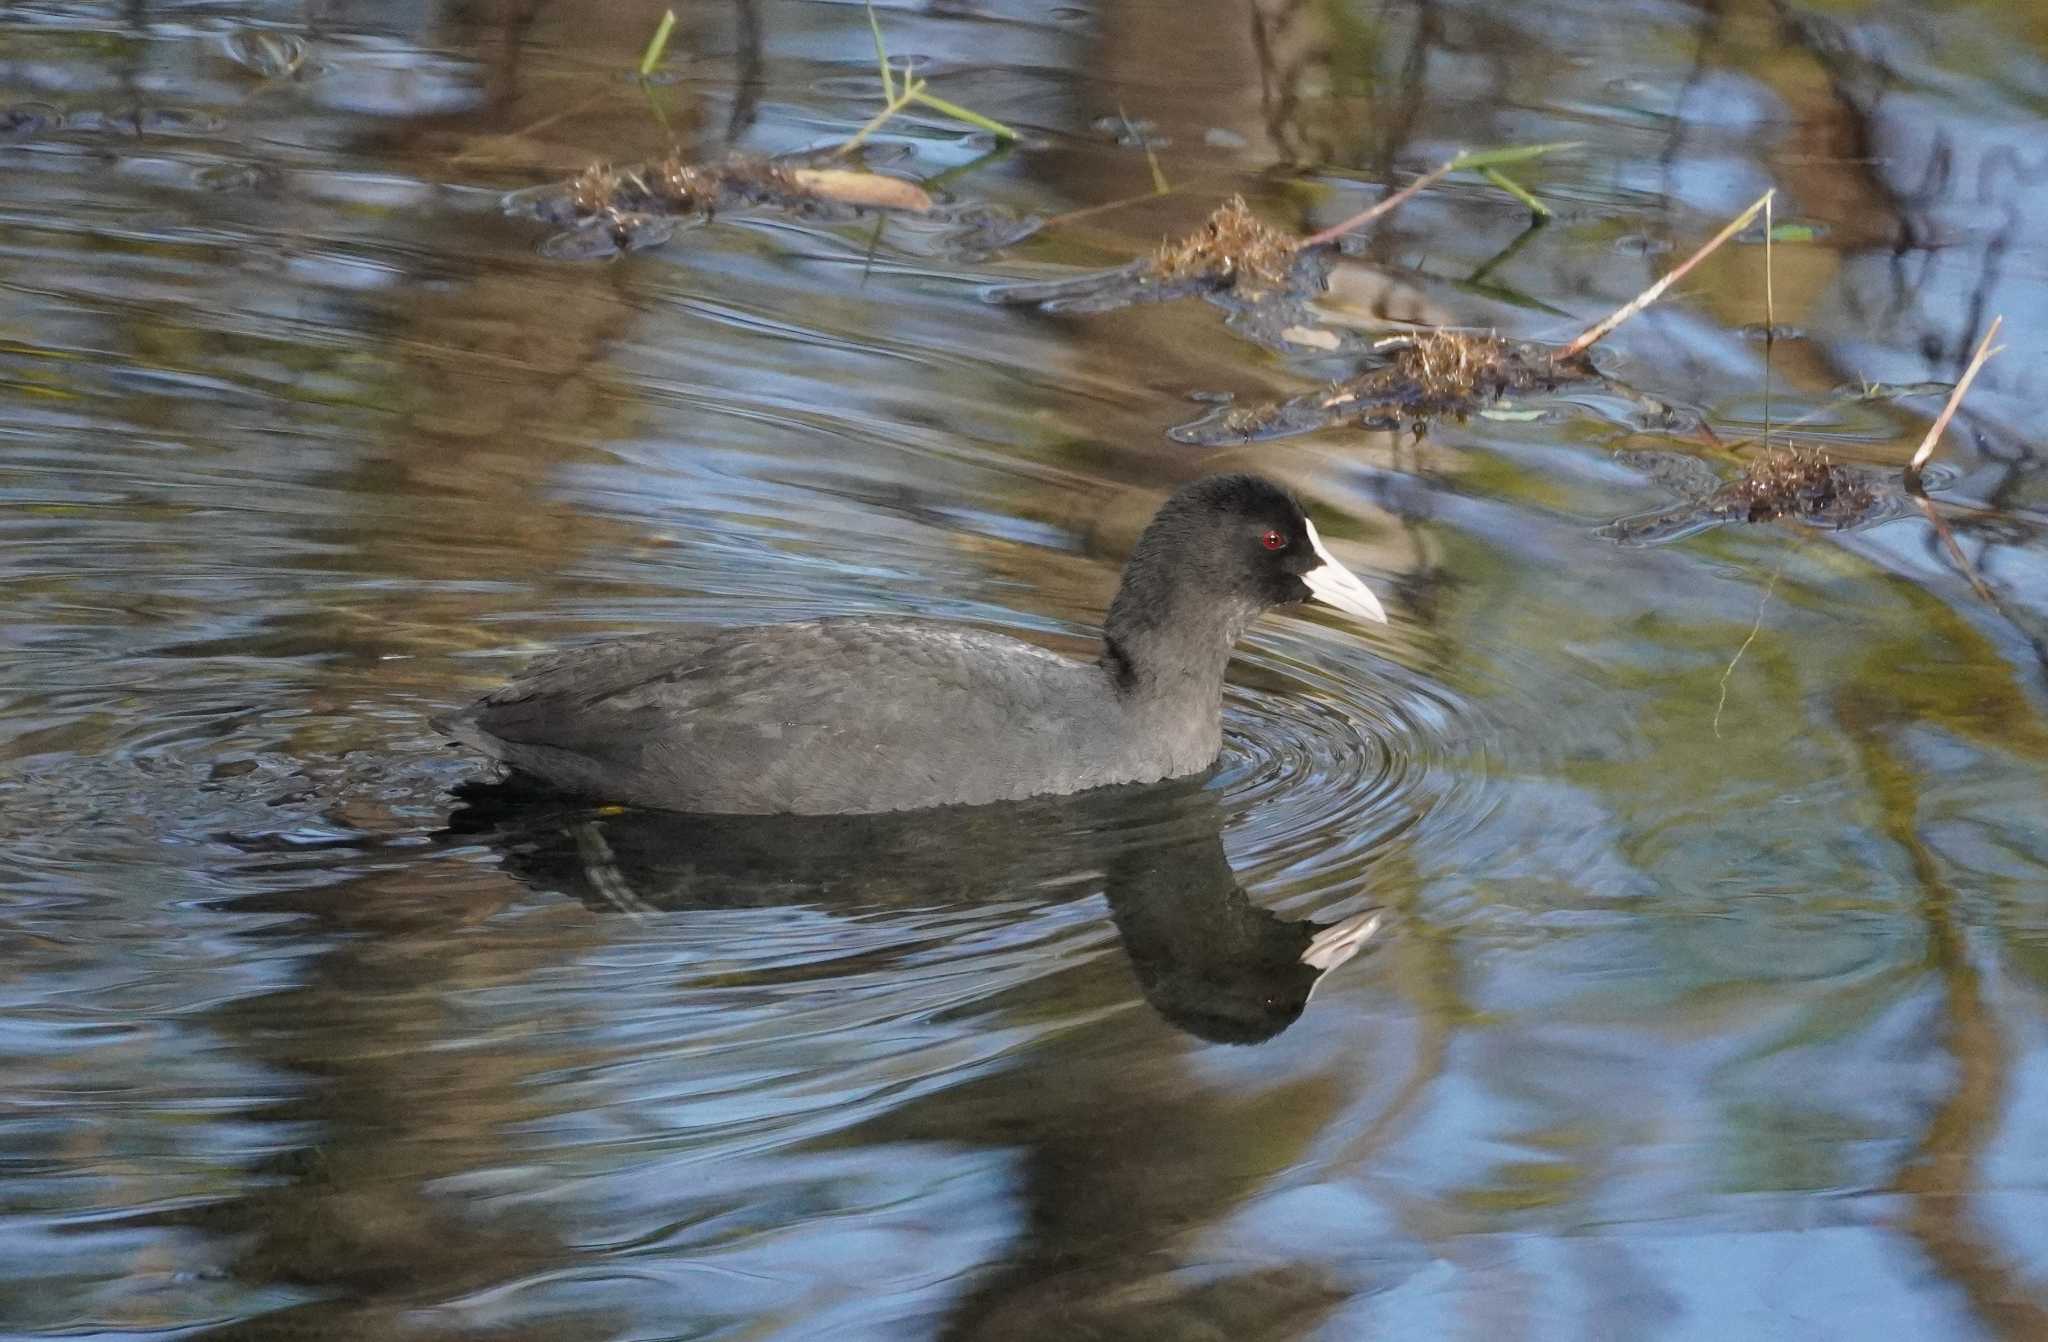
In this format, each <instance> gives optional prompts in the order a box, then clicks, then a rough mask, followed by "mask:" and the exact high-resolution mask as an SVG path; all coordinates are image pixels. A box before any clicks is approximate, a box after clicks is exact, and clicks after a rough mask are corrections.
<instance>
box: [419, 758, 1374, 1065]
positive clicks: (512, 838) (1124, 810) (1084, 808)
mask: <svg viewBox="0 0 2048 1342" xmlns="http://www.w3.org/2000/svg"><path fill="white" fill-rule="evenodd" d="M458 799H459V800H460V802H461V803H462V804H461V805H460V806H459V807H458V808H457V809H456V811H455V812H454V813H453V814H452V815H451V816H450V817H449V837H473V838H482V839H484V840H486V841H487V842H489V843H490V844H491V845H492V846H493V847H494V848H495V849H497V851H498V852H499V854H500V856H501V860H502V862H503V864H504V867H505V869H506V870H507V871H508V872H509V873H510V874H511V875H513V876H514V877H515V878H517V879H518V880H520V881H522V882H524V883H526V884H528V885H530V886H533V887H535V888H537V889H541V890H545V891H549V892H555V893H561V894H567V895H570V896H572V897H574V898H576V899H578V900H580V901H582V902H583V903H584V904H586V905H588V906H589V907H590V908H592V909H596V910H599V911H602V912H617V913H622V914H630V915H643V916H645V915H654V914H663V913H671V912H679V911H684V910H691V909H719V908H749V907H765V906H774V905H784V904H792V905H793V904H804V905H811V906H827V907H834V908H843V909H846V910H849V911H851V910H853V909H873V908H876V907H897V908H931V907H933V906H936V905H943V904H953V903H968V902H979V901H989V900H995V899H1001V898H1016V897H1018V896H1020V895H1021V896H1029V897H1032V898H1035V899H1039V900H1044V899H1048V898H1050V899H1060V898H1080V897H1083V896H1086V895H1088V894H1091V893H1093V892H1094V891H1095V890H1096V889H1100V890H1101V891H1102V892H1103V893H1104V895H1105V896H1106V897H1107V899H1108V902H1109V907H1110V914H1111V918H1112V920H1113V921H1114V923H1115V926H1116V929H1117V932H1118V934H1119V937H1120V939H1121V941H1122V944H1123V948H1124V951H1125V953H1126V955H1127V956H1128V957H1129V960H1130V965H1131V968H1132V970H1133V972H1134V974H1135V976H1136V978H1137V982H1138V987H1139V989H1140V991H1141V992H1142V993H1143V995H1144V998H1145V1000H1146V1002H1148V1003H1149V1004H1150V1005H1151V1006H1152V1008H1153V1009H1154V1010H1155V1011H1157V1012H1158V1013H1159V1015H1160V1016H1161V1017H1162V1018H1164V1019H1165V1020H1166V1021H1167V1022H1168V1023H1170V1024H1172V1025H1173V1026H1175V1027H1176V1028H1178V1029H1180V1030H1183V1031H1185V1032H1187V1033H1188V1034H1191V1035H1194V1036H1196V1037H1197V1038H1200V1039H1203V1040H1207V1041H1210V1042H1215V1043H1231V1044H1254V1043H1259V1042H1262V1041H1264V1040H1267V1039H1271V1038H1273V1037H1274V1036H1275V1035H1277V1034H1279V1033H1280V1032H1281V1031H1283V1030H1285V1029H1286V1028H1287V1027H1288V1026H1290V1025H1292V1024H1293V1023H1294V1022H1295V1021H1296V1020H1297V1019H1298V1018H1299V1017H1300V1016H1301V1013H1302V1011H1303V1010H1304V1009H1305V1008H1306V1006H1307V1004H1308V1001H1309V997H1310V994H1311V993H1312V992H1313V990H1314V989H1315V986H1316V984H1317V983H1318V981H1320V980H1321V978H1322V977H1323V975H1324V974H1326V973H1328V972H1329V971H1330V970H1332V969H1335V968H1336V967H1337V966H1339V965H1341V964H1343V963H1345V962H1346V961H1348V960H1349V959H1351V958H1352V957H1353V956H1354V955H1356V954H1357V953H1358V952H1359V950H1361V949H1362V948H1363V947H1364V946H1365V945H1366V944H1368V943H1369V942H1370V941H1371V939H1372V937H1373V935H1374V933H1375V932H1376V931H1377V930H1378V927H1379V914H1378V912H1377V911H1373V910H1368V911H1366V912H1364V913H1359V914H1354V915H1352V916H1350V917H1347V918H1344V919H1342V920H1339V921H1337V922H1333V923H1317V922H1314V921H1310V920H1305V919H1304V920H1297V919H1288V918H1284V917H1282V916H1280V915H1279V914H1277V913H1275V912H1273V911H1272V910H1270V909H1265V908H1261V907H1260V906H1258V905H1257V904H1255V903H1253V902H1252V901H1251V899H1250V898H1249V897H1248V896H1247V895H1246V894H1245V892H1244V890H1243V888H1242V887H1241V886H1239V884H1238V882H1237V878H1236V875H1235V873H1234V872H1233V871H1232V870H1231V867H1230V862H1229V859H1228V857H1227V856H1226V855H1225V853H1224V848H1223V837H1222V817H1221V814H1220V812H1219V810H1218V808H1217V805H1216V799H1215V796H1214V794H1212V793H1210V792H1208V791H1206V790H1204V789H1203V788H1201V787H1200V786H1199V785H1198V784H1194V783H1188V782H1179V783H1169V784H1163V785H1153V786H1147V787H1131V788H1105V789H1101V790H1098V791H1097V792H1094V793H1087V794H1081V795H1079V796H1075V797H1055V798H1042V799H1034V800H1032V801H1028V802H1020V803H1009V804H1004V805H999V806H984V807H952V808H944V809H939V810H932V811H921V812H911V813H893V814H885V815H840V816H733V815H681V814H674V813H669V812H660V811H640V810H628V809H621V808H615V807H612V808H592V807H589V806H583V805H577V804H573V803H566V802H563V801H561V800H560V799H555V798H550V797H548V796H546V795H545V794H540V793H536V792H534V791H532V790H530V789H528V788H525V787H521V786H518V785H511V784H504V783H493V784H482V785H471V786H468V787H466V788H464V789H462V790H460V791H459V792H458Z"/></svg>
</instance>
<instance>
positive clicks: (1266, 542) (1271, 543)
mask: <svg viewBox="0 0 2048 1342" xmlns="http://www.w3.org/2000/svg"><path fill="white" fill-rule="evenodd" d="M1259 544H1261V545H1263V546H1265V547H1266V548H1267V549H1268V550H1284V549H1286V548H1287V536H1286V534H1285V533H1284V532H1279V531H1269V532H1267V533H1266V534H1265V535H1263V536H1261V537H1259Z"/></svg>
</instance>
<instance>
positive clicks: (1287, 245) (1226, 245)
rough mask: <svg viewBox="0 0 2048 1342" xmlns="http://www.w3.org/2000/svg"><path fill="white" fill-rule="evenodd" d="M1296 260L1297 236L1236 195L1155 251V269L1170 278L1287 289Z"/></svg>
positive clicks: (1153, 267)
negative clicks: (1190, 228) (1195, 227)
mask: <svg viewBox="0 0 2048 1342" xmlns="http://www.w3.org/2000/svg"><path fill="white" fill-rule="evenodd" d="M1294 261H1295V241H1294V239H1293V238H1292V237H1290V236H1288V235H1287V234H1285V233H1282V232H1281V231H1280V230H1279V229H1277V228H1274V227H1273V226H1272V225H1271V224H1268V223H1266V222H1265V221H1264V220H1263V219H1261V218H1259V216H1257V215H1256V214H1253V213H1252V210H1251V207H1250V206H1249V205H1247V204H1245V201H1244V197H1243V196H1232V197H1231V198H1230V199H1229V200H1227V201H1225V202H1223V204H1221V205H1219V206H1217V207H1216V212H1215V213H1214V214H1212V215H1210V216H1209V218H1208V221H1207V222H1206V223H1204V224H1203V225H1202V226H1201V227H1200V228H1199V229H1196V230H1195V231H1194V232H1193V233H1190V234H1189V235H1188V236H1187V237H1185V238H1182V239H1180V240H1179V241H1178V242H1168V243H1165V244H1164V245H1162V246H1161V247H1160V248H1159V250H1158V251H1157V252H1155V253H1153V255H1152V270H1153V273H1154V274H1155V275H1156V276H1157V277H1158V278H1159V279H1160V280H1162V281H1165V282H1168V283H1172V282H1185V281H1202V282H1206V283H1210V284H1216V285H1236V286H1237V287H1239V288H1241V289H1242V288H1256V289H1282V288H1285V287H1287V285H1288V283H1289V281H1290V280H1291V278H1292V275H1293V271H1294Z"/></svg>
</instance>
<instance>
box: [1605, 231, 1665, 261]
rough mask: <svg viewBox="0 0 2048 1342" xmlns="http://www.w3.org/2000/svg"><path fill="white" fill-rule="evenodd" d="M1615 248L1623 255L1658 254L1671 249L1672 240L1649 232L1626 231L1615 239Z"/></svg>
mask: <svg viewBox="0 0 2048 1342" xmlns="http://www.w3.org/2000/svg"><path fill="white" fill-rule="evenodd" d="M1614 250H1615V251H1617V252H1620V253H1621V254H1622V255H1623V256H1658V255H1661V254H1662V253H1664V252H1668V251H1670V250H1671V240H1670V239H1669V238H1653V237H1651V236H1650V235H1649V234H1647V233H1624V234H1622V235H1621V236H1620V237H1618V238H1616V239H1615V240H1614Z"/></svg>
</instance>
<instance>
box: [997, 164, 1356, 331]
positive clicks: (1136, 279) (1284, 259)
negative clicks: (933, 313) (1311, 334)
mask: <svg viewBox="0 0 2048 1342" xmlns="http://www.w3.org/2000/svg"><path fill="white" fill-rule="evenodd" d="M1328 271H1329V256H1328V254H1327V253H1326V252H1325V251H1323V250H1322V249H1306V248H1303V247H1301V246H1300V245H1299V243H1298V242H1297V240H1296V239H1295V238H1293V237H1292V236H1290V235H1288V234H1286V233H1283V232H1281V231H1280V230H1279V229H1277V228H1274V227H1273V226H1272V225H1271V224H1268V223H1267V222H1265V221H1264V220H1263V219H1261V218H1259V217H1258V215H1256V214H1254V213H1252V209H1251V207H1250V206H1249V205H1247V204H1245V200H1244V197H1243V196H1232V197H1231V198H1230V199H1229V200H1227V201H1225V202H1224V203H1223V204H1221V205H1219V206H1218V207H1217V208H1216V210H1215V212H1214V213H1212V214H1211V215H1210V216H1209V218H1208V219H1207V220H1206V221H1205V222H1204V223H1203V224H1202V226H1201V227H1200V228H1198V229H1196V230H1195V231H1194V232H1192V233H1190V234H1188V236H1186V237H1184V238H1180V239H1177V240H1174V241H1169V242H1165V243H1162V244H1160V247H1159V249H1158V250H1157V251H1155V252H1153V254H1152V255H1150V256H1148V257H1144V258H1141V259H1140V260H1137V261H1132V262H1130V263H1129V264H1128V265H1121V266H1118V267H1116V268H1115V269H1113V270H1099V271H1095V272H1093V273H1091V274H1087V275H1078V276H1075V277H1074V278H1072V279H1066V280H1054V281H1051V282H1050V283H1044V284H1004V285H997V286H995V287H993V288H990V289H988V290H986V291H985V292H984V294H983V296H984V297H985V298H987V299H988V301H990V302H991V303H1011V304H1024V305H1029V306H1033V307H1038V308H1042V309H1043V310H1045V311H1047V312H1111V311H1114V310H1116V309H1117V308H1126V307H1132V306H1135V305H1137V304H1139V303H1165V302H1171V301H1173V300H1175V299H1181V298H1193V297H1214V296H1217V295H1222V294H1229V295H1231V296H1232V297H1234V298H1235V299H1237V300H1238V301H1239V303H1240V304H1243V303H1257V302H1260V301H1264V300H1268V299H1271V300H1285V299H1292V300H1295V301H1297V302H1299V300H1301V299H1303V298H1306V297H1307V296H1309V295H1312V294H1317V293H1321V292H1322V290H1323V284H1324V278H1325V276H1326V275H1327V274H1328ZM1288 324H1299V321H1298V319H1296V320H1294V321H1292V322H1290V323H1282V324H1281V325H1283V326H1284V325H1288Z"/></svg>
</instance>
